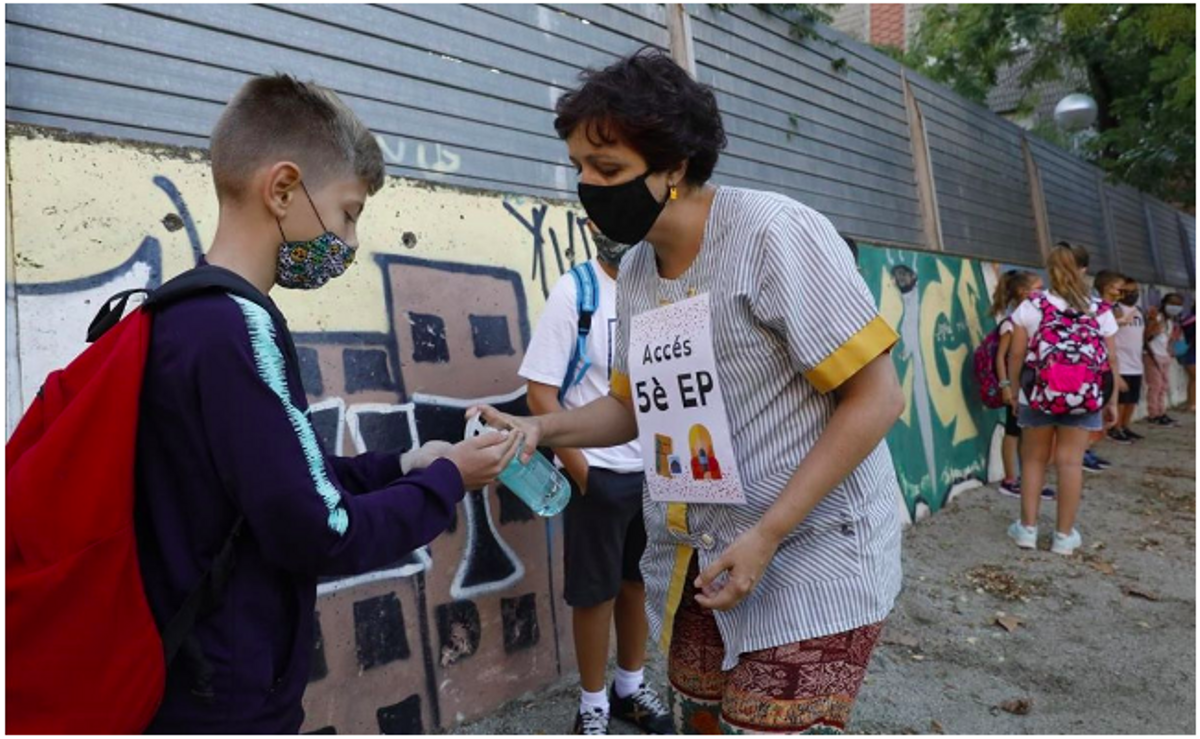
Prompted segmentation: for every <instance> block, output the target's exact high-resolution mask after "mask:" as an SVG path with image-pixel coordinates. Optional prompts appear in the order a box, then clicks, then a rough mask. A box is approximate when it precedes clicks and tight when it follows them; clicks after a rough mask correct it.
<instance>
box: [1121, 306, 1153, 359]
mask: <svg viewBox="0 0 1200 739" xmlns="http://www.w3.org/2000/svg"><path fill="white" fill-rule="evenodd" d="M1117 309H1118V310H1120V311H1123V314H1122V317H1124V316H1126V315H1130V314H1132V315H1133V321H1132V322H1130V323H1128V324H1126V325H1124V326H1120V324H1118V326H1119V328H1118V329H1117V338H1116V343H1117V368H1118V369H1119V370H1120V371H1121V374H1123V375H1140V374H1142V372H1143V371H1144V369H1143V364H1142V353H1143V351H1144V350H1143V348H1142V347H1143V345H1144V344H1145V340H1146V317H1145V316H1144V315H1142V310H1141V308H1138V307H1137V306H1133V307H1130V306H1126V305H1122V306H1119V307H1118V308H1117Z"/></svg>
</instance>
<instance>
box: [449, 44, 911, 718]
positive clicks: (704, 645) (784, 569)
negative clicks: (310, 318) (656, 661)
mask: <svg viewBox="0 0 1200 739" xmlns="http://www.w3.org/2000/svg"><path fill="white" fill-rule="evenodd" d="M555 128H556V129H557V131H558V133H559V135H560V136H561V137H562V138H563V139H564V140H565V141H566V143H567V148H568V152H569V154H570V159H571V162H572V163H573V164H574V165H575V167H576V170H577V171H578V172H579V197H580V200H581V201H582V203H583V206H584V208H585V209H586V210H587V213H588V217H589V218H590V219H591V220H592V221H593V222H594V223H595V225H596V226H598V227H599V228H600V230H601V231H602V232H603V233H604V234H605V235H606V236H607V237H609V238H611V239H613V240H615V241H618V242H622V243H624V244H628V245H631V247H632V248H631V250H630V251H629V253H627V254H626V255H625V256H624V259H623V260H622V262H621V272H620V276H619V278H618V295H617V331H616V334H617V335H616V350H615V352H614V356H613V373H612V394H611V395H610V396H608V397H606V398H602V399H600V400H597V401H595V402H593V403H591V404H589V405H587V406H585V407H583V408H579V409H575V410H572V411H568V412H565V413H558V414H551V415H548V416H540V417H537V418H515V417H511V416H506V415H503V414H500V413H498V412H496V411H495V410H494V409H491V408H479V409H472V410H473V411H474V410H478V411H480V412H482V413H483V414H484V417H485V418H486V420H487V421H488V423H490V424H492V425H494V426H499V427H507V428H512V429H515V430H517V431H519V432H521V433H523V434H524V435H525V454H526V455H527V454H531V453H532V452H533V450H534V448H535V447H536V446H537V445H538V444H546V445H550V446H555V447H559V446H564V447H594V446H599V447H603V446H609V445H614V444H619V443H624V442H628V441H630V440H632V439H634V438H639V437H640V441H641V445H642V449H643V457H644V465H645V468H646V478H647V482H646V490H645V495H644V498H643V510H644V515H645V524H646V532H647V546H646V552H645V555H644V556H643V558H642V563H641V567H642V574H643V577H644V579H645V588H646V603H647V614H648V616H649V620H650V626H651V632H652V635H653V637H654V638H655V639H656V640H657V641H658V642H659V643H660V645H661V646H662V647H663V648H664V649H665V650H667V651H668V653H669V677H670V683H671V688H672V691H671V693H672V701H673V702H674V704H675V706H674V708H675V710H674V711H673V713H674V716H675V719H676V722H677V726H676V728H677V729H678V730H680V731H681V732H685V733H711V732H716V731H718V730H721V729H724V730H726V731H737V732H740V731H754V732H758V731H764V732H801V731H810V730H815V731H828V730H834V731H842V730H845V728H846V724H847V721H848V719H849V714H850V709H851V707H852V705H853V702H854V698H855V695H856V694H857V692H858V689H859V686H860V684H861V682H862V679H863V676H864V674H865V670H866V666H867V662H868V660H869V658H870V655H871V652H872V649H873V648H874V645H875V642H876V639H877V638H878V636H879V632H880V629H881V627H882V624H883V620H884V619H885V618H886V616H887V614H888V613H889V612H890V610H891V608H892V605H893V603H894V600H895V597H896V594H897V592H898V591H899V589H900V520H899V516H898V511H899V500H900V491H899V489H898V484H897V481H896V477H895V472H894V470H893V467H892V460H891V455H890V453H889V451H888V448H887V444H886V442H884V436H885V435H886V433H887V431H888V430H889V429H890V428H891V426H892V424H893V423H894V422H895V420H896V419H897V418H898V416H899V415H900V413H901V412H902V411H903V408H904V399H903V396H902V393H901V390H900V386H899V382H898V381H897V378H896V372H895V369H894V367H893V365H892V362H891V359H890V358H889V357H888V356H887V352H888V350H889V349H890V347H891V346H892V345H893V344H894V343H895V341H896V338H897V337H896V334H895V332H894V331H893V330H892V328H891V327H890V326H889V325H888V324H887V323H886V322H885V321H884V320H883V318H882V317H880V315H879V312H878V310H877V309H876V306H875V301H874V299H873V297H872V296H871V293H870V292H869V291H868V289H867V286H866V284H865V283H864V282H863V279H862V277H861V276H860V275H859V273H858V271H857V270H856V267H855V263H854V260H853V258H852V255H851V253H850V251H849V250H848V249H847V248H846V243H845V242H844V241H843V240H842V237H841V236H839V234H838V232H837V230H836V229H834V227H833V225H832V224H831V223H830V222H829V221H828V220H827V219H826V218H825V217H824V216H822V215H821V214H819V213H817V212H816V211H814V210H812V209H811V208H808V207H806V206H804V205H802V204H800V203H798V202H796V201H794V200H792V199H790V198H787V197H785V196H783V195H779V194H776V193H770V192H762V191H756V190H747V189H739V188H733V187H724V186H722V187H718V186H714V185H712V184H710V183H709V179H710V177H711V176H712V173H713V170H714V168H715V166H716V163H717V160H718V157H719V155H720V152H721V150H722V149H723V148H724V147H725V145H726V138H725V132H724V127H723V125H722V123H721V116H720V113H719V111H718V109H717V103H716V99H715V97H714V95H713V93H712V91H711V90H710V89H709V88H707V87H706V86H704V85H701V84H698V83H697V82H696V81H694V80H693V79H691V78H690V77H689V76H688V75H687V74H686V73H685V72H684V71H683V70H682V69H680V68H679V67H678V66H677V65H676V64H675V63H674V62H673V61H672V60H671V59H670V58H669V57H667V56H666V55H664V54H662V53H660V52H655V51H642V52H639V53H637V54H634V55H632V56H630V57H626V58H624V59H621V60H619V61H617V62H615V63H614V64H612V65H611V66H609V67H607V68H605V69H602V70H591V71H588V72H585V73H584V75H583V85H582V86H581V87H579V88H578V89H576V90H573V91H571V92H569V93H567V94H566V95H564V96H562V98H560V100H559V102H558V117H557V119H556V120H555Z"/></svg>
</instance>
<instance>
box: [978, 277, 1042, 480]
mask: <svg viewBox="0 0 1200 739" xmlns="http://www.w3.org/2000/svg"><path fill="white" fill-rule="evenodd" d="M1042 287H1043V285H1042V278H1041V277H1039V276H1038V275H1037V274H1036V273H1034V272H1029V271H1026V270H1018V269H1010V270H1008V271H1007V272H1005V273H1004V274H1002V275H1001V276H1000V282H999V284H997V285H996V293H995V295H993V296H992V315H993V316H995V317H996V318H998V319H999V320H1000V325H999V327H998V328H999V331H1000V344H999V347H998V348H997V349H996V377H997V378H999V380H1000V388H1001V393H1002V396H1003V398H1004V403H1005V406H1006V408H1005V419H1004V443H1003V446H1002V447H1001V457H1002V458H1003V459H1004V480H1002V481H1001V482H1000V493H1001V494H1002V495H1008V496H1011V497H1014V498H1019V497H1021V482H1020V479H1019V478H1018V477H1017V453H1018V451H1019V446H1020V440H1021V427H1020V426H1019V425H1017V413H1016V410H1015V409H1014V406H1015V405H1016V403H1015V400H1014V395H1013V389H1012V380H1011V378H1009V376H1008V353H1009V349H1010V348H1011V347H1012V337H1013V322H1012V314H1013V311H1014V310H1016V308H1017V306H1019V305H1020V304H1021V303H1024V302H1025V300H1026V299H1028V298H1029V295H1030V294H1031V293H1034V292H1038V291H1040V290H1041V289H1042ZM1042 497H1043V498H1045V499H1047V500H1053V499H1054V490H1053V489H1052V488H1046V489H1044V490H1042Z"/></svg>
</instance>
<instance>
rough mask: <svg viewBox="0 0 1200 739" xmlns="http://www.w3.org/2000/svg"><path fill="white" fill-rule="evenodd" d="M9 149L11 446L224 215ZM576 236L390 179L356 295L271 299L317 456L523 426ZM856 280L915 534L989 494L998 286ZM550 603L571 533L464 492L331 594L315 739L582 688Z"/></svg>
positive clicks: (551, 213)
mask: <svg viewBox="0 0 1200 739" xmlns="http://www.w3.org/2000/svg"><path fill="white" fill-rule="evenodd" d="M7 144H8V173H7V174H8V183H7V184H8V192H9V197H8V200H7V207H8V212H7V216H8V221H7V223H8V234H7V235H8V247H7V255H6V256H7V260H8V275H9V282H8V284H7V285H6V295H7V311H6V315H7V319H8V324H7V327H6V331H7V336H8V349H7V352H8V354H7V356H6V392H7V398H8V401H9V404H8V407H9V417H8V419H7V428H8V431H9V432H11V430H12V428H13V426H14V424H15V422H16V421H17V420H18V418H19V410H20V409H23V408H24V407H25V405H26V404H27V403H28V402H29V400H31V399H32V398H33V397H34V396H35V394H36V392H37V389H38V387H40V384H41V382H42V380H43V379H44V378H45V376H46V374H47V373H48V372H50V371H51V370H53V369H56V368H58V367H61V366H63V365H65V364H66V363H68V362H69V361H70V360H71V359H72V358H73V357H74V356H76V355H77V354H78V353H79V352H80V351H82V349H83V348H84V341H83V338H84V334H85V329H86V326H87V324H88V323H89V322H90V320H91V318H92V316H93V315H94V314H95V312H96V310H97V309H98V308H99V306H100V304H101V302H102V301H103V300H104V299H105V298H106V297H108V296H109V295H111V294H113V293H116V292H118V291H120V290H123V289H129V288H133V287H154V286H156V285H158V284H161V282H162V281H163V280H165V279H168V278H170V277H171V276H173V275H175V274H178V273H180V272H182V271H184V270H186V269H188V268H189V267H191V266H192V265H194V264H195V263H196V260H197V259H198V258H199V257H200V256H201V255H202V254H203V250H204V248H205V246H206V245H207V244H208V243H209V241H210V240H211V238H212V236H213V232H214V230H215V226H216V220H217V218H216V217H217V203H216V197H215V194H214V192H213V188H212V184H211V179H210V176H209V170H208V164H207V161H206V159H205V157H204V154H203V152H201V151H198V150H187V149H177V148H167V147H159V146H150V145H137V144H130V143H118V142H114V141H111V140H101V139H90V138H81V137H65V136H62V135H61V134H60V133H58V132H49V131H44V130H39V129H33V128H28V127H22V126H15V125H9V126H8V129H7ZM581 216H582V211H581V210H580V209H579V207H578V205H576V204H573V203H564V202H560V201H550V200H542V199H537V198H530V197H519V196H510V195H503V194H499V193H494V192H485V191H477V190H464V189H460V188H452V187H443V186H436V185H430V184H427V183H419V182H414V181H409V180H400V179H395V178H393V179H389V181H388V183H387V185H386V186H385V187H384V189H383V190H382V191H381V192H380V193H379V194H378V195H377V196H375V197H373V198H372V199H371V200H370V201H369V202H368V204H367V209H366V212H365V215H364V218H363V219H362V221H361V224H360V226H359V236H360V240H361V244H362V248H361V251H360V256H359V259H358V260H357V261H356V264H355V265H354V266H353V267H352V268H351V269H350V270H349V271H348V272H347V274H346V275H345V276H344V277H342V278H341V279H339V280H336V281H334V282H332V283H331V284H330V285H328V286H326V287H325V288H322V289H321V290H319V291H316V292H313V293H298V292H288V291H279V293H278V295H275V296H274V297H275V298H276V300H277V301H278V303H279V305H280V307H281V309H282V310H283V311H284V313H285V314H286V315H287V316H288V319H289V325H290V326H291V328H292V330H293V331H294V332H295V338H296V343H297V346H298V351H299V355H300V361H301V372H302V377H303V380H304V385H305V389H306V391H307V393H308V396H309V401H310V404H311V418H312V422H313V425H314V427H315V429H316V431H317V433H318V435H319V436H320V438H321V439H322V441H323V443H324V445H325V447H326V449H327V450H329V451H331V452H337V453H341V454H355V453H359V452H363V451H368V450H394V449H403V448H407V447H409V446H412V445H416V444H420V443H423V442H425V441H428V440H431V439H443V440H447V441H452V442H453V441H459V440H461V439H463V438H464V437H466V436H468V435H471V434H474V433H478V431H479V429H478V428H473V427H469V426H468V424H467V423H466V421H465V420H464V418H463V411H464V409H465V408H466V407H467V406H468V405H471V404H473V403H475V402H478V401H481V400H482V401H487V402H491V403H493V404H496V405H498V406H499V407H501V408H502V409H506V410H509V411H512V412H517V413H525V412H527V410H526V406H525V402H524V387H523V382H522V381H521V380H520V379H519V378H518V377H517V368H518V366H519V365H520V362H521V359H522V356H523V354H524V350H525V347H526V346H527V344H528V342H529V335H530V331H531V327H532V326H533V325H535V322H536V320H537V317H538V315H539V314H540V312H541V309H542V306H543V305H544V304H545V300H546V296H547V295H548V293H549V290H550V288H551V287H553V284H554V282H555V280H557V279H558V277H559V276H560V275H562V274H564V273H565V271H566V270H568V269H570V267H571V266H572V265H574V264H575V263H577V262H579V261H581V260H584V259H588V258H590V257H591V255H592V247H591V244H590V242H589V241H588V237H587V234H586V230H585V229H584V228H583V225H582V221H581V220H580V218H581ZM859 268H860V270H861V272H862V274H863V276H864V278H865V279H866V281H867V284H868V285H869V286H870V289H871V290H872V292H873V294H874V295H875V296H876V298H877V300H878V301H879V305H880V309H881V312H882V314H883V315H884V317H885V318H886V319H887V320H888V322H889V323H890V324H891V325H892V326H893V327H895V328H896V330H897V332H898V333H899V335H900V343H899V344H898V346H897V347H896V348H895V349H894V350H893V352H892V357H893V361H894V362H895V363H896V368H897V371H898V373H899V376H900V379H901V381H902V384H903V387H904V391H905V393H906V396H907V398H908V406H907V408H906V410H905V413H904V416H903V417H902V418H901V420H900V422H899V423H898V424H897V426H896V428H895V429H894V430H893V431H892V433H891V434H890V435H889V442H890V444H891V448H892V452H893V456H894V458H895V462H896V467H897V471H898V473H899V474H898V476H899V478H900V480H901V487H902V493H903V494H902V497H901V499H899V500H898V501H897V506H898V507H899V508H901V509H902V510H903V512H904V516H905V518H906V520H909V521H912V520H916V519H919V518H920V517H922V516H923V515H926V514H928V513H932V512H936V511H937V510H938V509H940V508H941V507H942V506H943V505H944V504H945V503H946V501H947V500H949V498H950V497H952V496H953V495H955V494H957V493H959V492H961V491H962V490H965V489H967V488H969V487H972V486H976V485H979V484H981V483H983V482H986V481H988V480H992V479H996V478H997V476H998V470H997V463H998V451H997V450H998V444H999V435H1000V434H1002V420H1003V419H1002V418H1001V417H1000V414H998V413H996V412H993V411H988V410H985V409H983V408H982V407H981V406H980V404H979V403H978V402H977V397H978V392H977V389H976V388H975V386H974V380H973V378H972V376H971V369H970V367H971V361H970V360H971V353H972V352H973V350H974V347H975V346H976V345H977V344H978V342H979V341H980V339H981V338H982V337H983V335H984V334H985V333H986V332H987V331H989V330H991V328H992V327H993V325H994V322H993V321H992V319H991V318H990V317H988V315H987V311H988V305H989V297H990V295H991V292H992V289H993V287H994V284H995V280H996V276H997V274H998V270H999V269H1000V265H997V264H994V263H986V262H979V261H974V260H967V259H960V258H956V257H952V256H948V255H942V254H932V253H927V252H916V251H907V250H899V249H888V248H880V247H874V246H870V245H867V244H863V245H862V246H861V247H860V250H859ZM1147 292H1149V291H1147ZM1178 387H1180V388H1181V387H1182V386H1181V385H1178ZM561 596H562V547H561V528H560V526H559V524H558V522H557V521H554V520H549V521H547V520H544V519H540V518H537V517H535V516H534V515H533V514H532V513H531V512H530V511H529V509H528V508H526V507H525V506H524V505H523V504H521V503H520V502H519V501H518V500H517V499H516V498H515V497H514V496H513V495H511V494H509V493H508V492H507V491H505V490H503V489H498V488H496V487H494V486H493V487H489V488H486V489H484V490H477V491H471V492H469V493H468V495H467V497H466V499H465V500H464V501H463V503H462V504H461V506H460V507H459V510H458V516H457V519H456V521H455V523H454V525H453V526H452V527H451V529H450V531H449V532H447V534H445V535H444V536H442V537H439V538H438V539H437V540H436V541H434V542H433V543H432V544H431V545H430V546H428V547H425V548H423V549H421V550H419V551H417V552H413V553H412V554H410V555H409V556H407V557H405V558H404V559H403V560H402V561H399V562H395V563H393V564H392V565H390V566H388V567H386V568H383V569H382V570H380V571H377V572H373V573H368V574H365V575H361V576H357V577H350V578H338V579H329V580H327V581H324V582H322V583H321V584H320V586H319V598H318V601H317V610H318V614H317V633H315V634H314V635H313V650H314V651H313V666H312V672H311V676H310V680H311V682H310V685H309V689H308V691H307V694H306V696H305V699H304V702H305V708H306V710H307V712H308V720H307V723H306V725H305V730H306V731H318V730H325V731H330V730H336V731H337V732H339V733H346V732H354V733H375V732H380V731H382V732H385V733H414V732H422V731H433V730H437V729H439V728H447V727H452V726H454V725H455V724H456V723H458V722H460V721H464V720H469V719H471V718H474V717H477V716H479V715H481V714H483V713H485V712H487V711H490V710H492V709H494V708H495V707H496V706H498V705H499V704H501V703H503V702H505V701H507V700H510V699H512V698H515V697H517V696H519V695H522V694H524V693H527V692H529V691H532V690H536V689H538V688H540V687H542V686H544V685H546V684H547V683H549V682H552V681H553V680H555V679H557V678H558V677H560V676H562V675H565V674H569V673H570V672H572V671H573V670H574V654H573V648H572V644H571V639H570V625H569V621H570V619H569V614H568V613H567V611H566V608H565V605H564V604H563V603H562V599H561Z"/></svg>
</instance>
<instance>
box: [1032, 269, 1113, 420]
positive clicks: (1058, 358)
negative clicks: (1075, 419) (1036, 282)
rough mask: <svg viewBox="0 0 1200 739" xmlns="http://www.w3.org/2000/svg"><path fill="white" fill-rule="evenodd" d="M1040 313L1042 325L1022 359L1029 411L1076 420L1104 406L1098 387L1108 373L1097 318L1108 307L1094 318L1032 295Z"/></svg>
mask: <svg viewBox="0 0 1200 739" xmlns="http://www.w3.org/2000/svg"><path fill="white" fill-rule="evenodd" d="M1030 300H1032V301H1034V304H1036V305H1037V306H1038V307H1039V308H1041V311H1042V322H1041V324H1040V325H1039V326H1038V328H1037V331H1035V332H1034V334H1033V336H1032V337H1031V338H1030V340H1029V351H1028V353H1027V354H1026V355H1025V366H1026V368H1027V369H1026V372H1029V371H1032V378H1030V381H1029V382H1027V383H1026V388H1027V389H1026V396H1027V397H1028V399H1029V407H1030V408H1032V409H1033V410H1036V411H1041V412H1042V413H1046V414H1049V415H1054V416H1079V415H1085V414H1088V413H1095V412H1097V411H1099V410H1101V409H1102V408H1103V407H1104V394H1103V391H1102V389H1101V388H1102V385H1103V381H1104V374H1105V373H1106V372H1108V346H1107V345H1106V344H1105V343H1104V337H1102V336H1101V335H1100V321H1099V317H1100V316H1101V315H1103V314H1104V313H1105V312H1106V311H1109V310H1111V309H1112V306H1110V305H1109V304H1108V303H1100V306H1099V308H1098V309H1097V310H1096V313H1095V315H1093V314H1091V313H1082V312H1080V311H1077V310H1073V309H1070V308H1067V309H1065V310H1060V309H1058V308H1056V307H1055V306H1054V304H1053V303H1051V302H1050V300H1049V299H1048V298H1047V297H1046V295H1045V293H1036V294H1035V295H1032V296H1031V297H1030Z"/></svg>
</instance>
